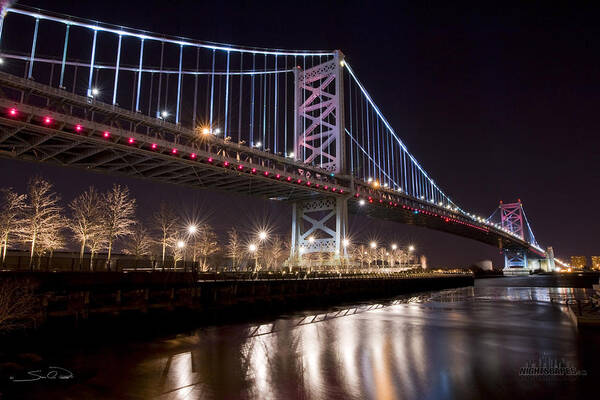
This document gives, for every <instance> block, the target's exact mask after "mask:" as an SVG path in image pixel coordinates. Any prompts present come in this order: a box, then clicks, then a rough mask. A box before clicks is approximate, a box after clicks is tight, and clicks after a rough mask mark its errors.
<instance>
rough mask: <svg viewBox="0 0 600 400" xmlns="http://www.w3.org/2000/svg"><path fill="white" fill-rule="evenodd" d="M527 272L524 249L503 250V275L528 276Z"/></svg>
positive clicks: (527, 266)
mask: <svg viewBox="0 0 600 400" xmlns="http://www.w3.org/2000/svg"><path fill="white" fill-rule="evenodd" d="M529 271H530V270H529V265H528V263H527V253H526V250H525V249H516V250H513V249H505V250H504V275H528V274H529Z"/></svg>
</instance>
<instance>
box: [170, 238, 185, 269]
mask: <svg viewBox="0 0 600 400" xmlns="http://www.w3.org/2000/svg"><path fill="white" fill-rule="evenodd" d="M177 248H178V249H180V250H181V251H182V252H183V256H182V260H183V269H184V270H185V250H184V249H185V242H184V241H183V240H178V241H177ZM173 267H174V269H175V270H177V262H175V265H174V266H173Z"/></svg>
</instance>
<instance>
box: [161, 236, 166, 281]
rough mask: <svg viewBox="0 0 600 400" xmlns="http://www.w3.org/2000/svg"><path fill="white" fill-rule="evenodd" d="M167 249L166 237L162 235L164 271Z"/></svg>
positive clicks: (163, 268)
mask: <svg viewBox="0 0 600 400" xmlns="http://www.w3.org/2000/svg"><path fill="white" fill-rule="evenodd" d="M166 251H167V237H166V235H163V240H162V270H163V272H164V271H165V252H166Z"/></svg>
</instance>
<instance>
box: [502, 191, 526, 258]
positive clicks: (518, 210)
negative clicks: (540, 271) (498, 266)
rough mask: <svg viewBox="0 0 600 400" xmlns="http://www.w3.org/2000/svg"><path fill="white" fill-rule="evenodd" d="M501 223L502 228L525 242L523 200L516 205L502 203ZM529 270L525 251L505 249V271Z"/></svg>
mask: <svg viewBox="0 0 600 400" xmlns="http://www.w3.org/2000/svg"><path fill="white" fill-rule="evenodd" d="M499 208H500V221H501V225H502V228H504V229H507V230H508V231H509V232H512V233H514V234H515V235H517V236H518V237H519V238H521V240H525V231H524V226H523V204H522V203H521V200H518V201H517V202H516V203H509V204H504V203H503V202H500V206H499ZM509 268H527V253H526V250H525V249H505V250H504V269H509Z"/></svg>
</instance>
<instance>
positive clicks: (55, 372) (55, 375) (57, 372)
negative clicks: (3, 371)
mask: <svg viewBox="0 0 600 400" xmlns="http://www.w3.org/2000/svg"><path fill="white" fill-rule="evenodd" d="M27 375H28V376H29V378H26V379H15V377H14V376H11V377H10V379H11V380H12V381H13V382H35V381H39V380H42V379H47V380H55V379H60V380H67V379H73V373H72V372H71V371H69V370H68V369H65V368H61V367H52V366H50V367H48V369H46V370H42V369H36V370H35V371H28V372H27Z"/></svg>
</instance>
